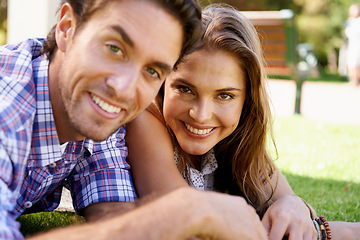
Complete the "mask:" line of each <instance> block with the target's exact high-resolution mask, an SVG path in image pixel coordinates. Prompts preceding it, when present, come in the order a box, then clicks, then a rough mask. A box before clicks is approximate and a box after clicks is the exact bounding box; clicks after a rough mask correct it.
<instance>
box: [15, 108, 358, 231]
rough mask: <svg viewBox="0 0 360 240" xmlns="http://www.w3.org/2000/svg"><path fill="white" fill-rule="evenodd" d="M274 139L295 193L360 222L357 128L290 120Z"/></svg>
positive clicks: (46, 218)
mask: <svg viewBox="0 0 360 240" xmlns="http://www.w3.org/2000/svg"><path fill="white" fill-rule="evenodd" d="M274 134H275V140H276V145H277V149H278V158H277V159H276V164H277V166H278V167H279V168H280V169H281V171H282V172H283V173H284V175H285V176H286V178H287V179H288V181H289V183H290V185H291V186H292V188H293V189H294V191H295V193H296V194H297V195H299V196H301V197H302V198H303V199H305V200H306V201H307V202H308V203H309V204H311V205H312V206H313V207H314V208H315V209H316V210H317V212H318V214H319V215H324V216H326V217H327V219H328V220H330V221H350V222H360V125H359V126H351V125H342V124H333V123H325V122H319V121H315V120H310V119H306V118H304V117H301V116H299V115H294V116H292V117H287V118H277V119H276V120H275V124H274ZM272 154H273V155H275V154H274V152H273V153H272ZM19 221H20V222H21V224H22V227H21V231H22V232H23V234H24V235H28V234H32V233H35V232H38V231H41V230H48V229H51V228H54V227H59V226H66V225H69V224H78V223H82V222H84V219H83V218H81V217H78V216H76V215H75V214H73V213H59V212H55V213H39V214H31V215H25V216H21V217H19Z"/></svg>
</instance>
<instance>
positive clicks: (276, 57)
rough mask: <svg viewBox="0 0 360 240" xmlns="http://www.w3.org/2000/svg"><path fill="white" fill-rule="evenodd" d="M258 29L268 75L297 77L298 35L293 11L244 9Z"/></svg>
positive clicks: (244, 12)
mask: <svg viewBox="0 0 360 240" xmlns="http://www.w3.org/2000/svg"><path fill="white" fill-rule="evenodd" d="M242 13H243V14H244V15H245V16H246V17H247V18H248V19H249V20H250V21H251V22H252V23H253V24H254V26H255V28H256V29H257V31H258V34H259V38H260V42H261V46H262V50H263V53H264V59H265V70H266V74H267V75H273V76H291V77H296V44H297V42H296V36H295V34H296V33H295V23H294V19H293V12H292V11H291V10H287V9H286V10H280V11H242Z"/></svg>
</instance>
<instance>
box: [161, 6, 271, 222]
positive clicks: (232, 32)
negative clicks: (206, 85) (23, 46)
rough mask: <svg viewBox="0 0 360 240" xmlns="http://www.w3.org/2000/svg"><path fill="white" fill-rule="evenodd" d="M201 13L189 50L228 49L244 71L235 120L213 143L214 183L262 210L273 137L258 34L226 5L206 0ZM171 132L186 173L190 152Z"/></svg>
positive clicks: (267, 200) (267, 197) (266, 203)
mask: <svg viewBox="0 0 360 240" xmlns="http://www.w3.org/2000/svg"><path fill="white" fill-rule="evenodd" d="M202 17H203V20H202V23H203V35H202V38H201V40H200V41H199V42H198V43H197V44H196V45H195V46H194V49H193V51H197V50H200V49H214V50H221V51H226V52H229V53H231V54H232V55H234V56H236V57H237V58H238V59H239V64H240V65H241V66H240V67H241V68H242V69H243V71H244V72H245V74H246V98H245V102H244V106H243V110H242V114H241V118H240V121H239V124H238V126H237V128H236V129H235V131H234V132H233V133H232V134H231V135H229V136H228V137H227V138H225V139H223V140H222V141H220V142H219V143H218V144H217V145H216V146H215V154H216V159H217V161H218V165H219V167H218V169H217V170H216V172H215V187H216V189H217V190H218V191H221V192H227V193H229V194H234V195H240V196H244V197H245V198H246V199H247V200H248V202H249V203H250V204H252V205H253V206H254V207H255V208H256V209H257V211H258V213H259V214H260V215H261V216H262V214H263V213H264V212H265V210H266V209H267V207H268V206H269V204H270V198H271V196H272V194H273V191H274V188H273V187H272V185H271V182H270V177H271V176H272V174H273V173H274V171H275V166H274V163H273V160H272V159H271V157H270V156H269V154H268V152H267V149H266V143H267V137H268V135H267V134H268V133H269V134H270V137H271V138H270V139H271V140H272V143H273V144H274V146H275V143H274V141H273V137H272V130H271V129H272V128H271V122H272V119H271V112H270V106H269V98H268V94H267V90H266V89H267V87H266V77H265V75H264V67H263V58H262V52H261V46H260V42H259V38H258V35H257V32H256V30H255V28H254V26H253V25H252V24H251V23H250V21H249V20H247V19H246V18H245V17H244V16H243V15H242V14H241V13H240V12H239V11H237V10H235V9H233V8H232V7H230V6H227V5H219V4H217V5H210V6H208V7H206V8H205V9H204V10H203V16H202ZM185 61H186V58H185ZM180 64H181V63H180ZM175 71H176V70H175ZM157 105H158V107H159V110H160V111H162V106H163V90H162V91H161V92H160V93H159V95H158V97H157ZM170 132H171V130H170ZM171 134H172V133H171ZM172 137H173V140H174V144H175V146H176V147H177V150H178V152H179V153H180V156H179V164H178V167H179V170H180V171H181V172H184V173H185V175H186V176H187V177H188V175H187V168H188V167H192V165H193V164H192V163H191V161H190V158H193V157H194V156H189V155H188V154H187V153H185V152H184V151H182V150H181V148H180V146H179V144H178V143H177V141H176V138H175V136H174V134H172ZM275 149H276V147H275ZM265 184H270V186H271V187H272V193H271V194H270V195H269V194H267V193H266V192H265V189H264V186H265Z"/></svg>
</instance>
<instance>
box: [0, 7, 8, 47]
mask: <svg viewBox="0 0 360 240" xmlns="http://www.w3.org/2000/svg"><path fill="white" fill-rule="evenodd" d="M6 32H7V1H6V0H0V45H3V44H5V43H6Z"/></svg>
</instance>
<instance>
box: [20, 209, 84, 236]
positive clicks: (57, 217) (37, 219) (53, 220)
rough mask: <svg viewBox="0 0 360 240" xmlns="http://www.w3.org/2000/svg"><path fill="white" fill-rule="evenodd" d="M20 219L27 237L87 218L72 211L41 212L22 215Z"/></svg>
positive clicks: (78, 222) (21, 229) (80, 221)
mask: <svg viewBox="0 0 360 240" xmlns="http://www.w3.org/2000/svg"><path fill="white" fill-rule="evenodd" d="M18 221H19V222H20V224H21V228H20V231H21V232H22V234H23V235H24V236H25V237H26V236H30V235H32V234H35V233H38V232H43V231H47V230H50V229H53V228H57V227H64V226H68V225H71V224H80V223H83V222H85V219H84V218H83V217H80V216H78V215H76V214H75V213H72V212H41V213H32V214H27V215H23V216H20V217H19V218H18Z"/></svg>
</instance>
